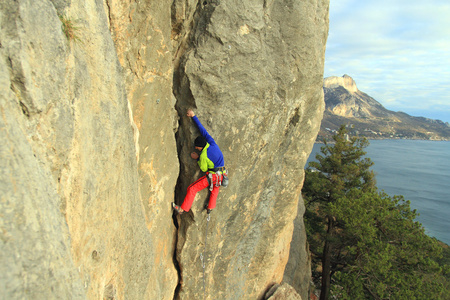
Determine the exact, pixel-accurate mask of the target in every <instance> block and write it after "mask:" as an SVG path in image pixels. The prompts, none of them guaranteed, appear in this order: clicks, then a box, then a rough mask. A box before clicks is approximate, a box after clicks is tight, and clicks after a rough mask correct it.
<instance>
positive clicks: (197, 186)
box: [181, 174, 222, 211]
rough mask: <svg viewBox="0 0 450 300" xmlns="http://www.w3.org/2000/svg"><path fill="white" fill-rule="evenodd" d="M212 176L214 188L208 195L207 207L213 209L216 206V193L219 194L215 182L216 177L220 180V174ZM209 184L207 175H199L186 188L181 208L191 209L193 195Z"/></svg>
mask: <svg viewBox="0 0 450 300" xmlns="http://www.w3.org/2000/svg"><path fill="white" fill-rule="evenodd" d="M212 176H213V179H212V180H213V184H214V188H213V190H212V191H211V195H210V196H209V203H208V209H213V208H215V207H216V200H217V195H219V188H220V187H218V186H216V183H217V180H218V179H219V180H222V175H219V176H217V175H216V174H213V175H212ZM209 186H210V184H209V182H208V175H205V176H203V177H200V178H199V179H198V180H197V181H196V182H194V183H193V184H191V185H190V186H189V187H188V189H187V193H186V197H185V198H184V201H183V204H182V205H181V208H182V209H183V210H184V211H189V210H190V209H191V206H192V203H193V202H194V198H195V195H197V193H198V192H199V191H201V190H203V189H204V188H207V187H209Z"/></svg>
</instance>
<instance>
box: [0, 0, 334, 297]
mask: <svg viewBox="0 0 450 300" xmlns="http://www.w3.org/2000/svg"><path fill="white" fill-rule="evenodd" d="M60 16H62V17H61V18H60ZM64 20H71V21H72V22H73V24H74V25H75V29H74V30H75V35H76V38H75V39H68V38H67V37H66V36H65V35H64V33H63V31H62V29H61V26H62V22H63V21H64ZM0 25H1V27H0V28H1V29H0V87H1V90H2V93H0V113H1V117H0V138H1V141H2V143H1V144H0V154H1V160H0V167H1V168H0V237H1V238H0V253H1V254H0V259H1V263H0V271H1V275H0V281H1V282H2V284H1V285H0V294H1V295H2V296H3V297H5V298H8V299H86V298H87V299H172V298H173V297H174V293H175V296H176V297H178V298H182V299H199V298H201V297H202V296H203V293H205V296H206V298H208V299H212V298H214V299H254V298H263V297H264V295H265V292H266V291H267V290H268V289H269V288H270V287H272V286H273V285H274V284H275V283H281V281H282V280H283V276H284V273H285V272H284V269H285V265H286V263H287V260H288V256H289V248H290V244H291V239H292V232H293V228H294V219H295V218H296V216H297V210H300V211H302V209H303V203H302V201H299V195H300V190H301V186H302V180H303V171H302V170H303V166H304V164H305V162H306V159H307V157H308V155H309V153H310V151H311V149H312V146H313V142H314V139H315V136H316V134H317V131H318V129H319V125H320V120H321V116H322V111H323V109H324V104H323V91H322V75H323V63H324V49H325V42H326V37H327V29H328V1H327V0H313V1H308V2H305V1H300V0H296V1H294V0H291V1H280V0H278V1H277V0H271V1H260V2H255V1H250V0H246V1H237V0H222V1H217V0H213V1H194V0H186V1H184V0H183V1H181V0H175V1H168V0H166V1H133V0H132V1H120V0H104V1H102V0H52V1H50V0H41V1H35V0H17V1H2V2H0ZM188 107H193V108H195V111H196V112H197V114H198V116H199V117H200V119H201V121H202V122H203V123H204V125H205V126H206V127H207V129H208V130H209V131H210V133H211V134H212V135H213V136H214V137H215V138H216V141H217V142H218V144H219V145H220V146H221V148H222V150H223V152H224V155H225V159H226V162H227V166H228V168H229V171H230V187H229V188H228V189H222V191H221V193H220V194H219V201H218V205H217V208H216V210H215V211H214V212H213V213H212V219H211V221H210V223H209V224H208V226H209V227H208V231H207V228H206V219H205V213H204V212H202V211H201V208H202V206H203V201H204V200H205V199H206V198H207V193H206V191H204V192H203V193H201V194H200V195H199V196H198V198H197V200H196V202H195V204H194V207H193V210H192V212H190V213H188V214H186V215H184V216H183V217H182V218H178V219H177V218H176V219H175V223H176V225H177V226H178V233H177V232H176V228H175V226H174V224H173V219H172V211H171V207H170V202H171V201H173V199H174V198H175V199H177V200H178V201H181V200H182V198H183V197H184V193H185V191H186V187H187V185H189V184H190V183H191V182H192V181H193V180H195V179H196V178H197V177H198V176H199V175H200V174H199V172H198V168H197V166H196V164H195V162H194V161H192V160H191V159H190V158H189V153H190V151H191V150H192V142H193V138H195V137H196V135H197V134H198V132H197V131H196V128H195V126H194V125H193V124H192V122H191V120H190V119H189V118H187V117H186V116H185V111H186V109H187V108H188ZM175 108H176V110H177V111H178V113H177V111H176V110H175ZM178 118H180V119H179V120H178ZM178 122H179V124H178ZM178 156H179V157H178ZM179 175H180V176H179ZM177 182H178V184H177ZM297 222H298V224H300V225H301V223H302V218H301V215H300V216H299V217H298V219H297V221H295V223H296V224H297ZM296 226H297V225H296ZM300 227H301V226H300ZM206 233H207V234H208V247H207V249H206V251H204V247H205V234H206ZM176 242H177V245H176V248H175V243H176ZM300 243H302V242H300ZM300 246H301V247H305V245H300ZM175 249H176V260H174V257H173V256H174V252H175ZM201 252H204V257H205V262H206V264H205V267H206V269H205V271H206V275H207V277H205V286H206V289H205V290H203V289H202V287H203V278H204V277H203V276H202V270H203V269H202V266H201V262H200V253H201ZM297 266H298V269H300V270H301V271H300V272H302V271H304V272H305V273H304V275H303V276H304V277H303V278H307V276H309V275H308V274H309V270H308V265H302V264H301V263H300V264H297ZM177 268H178V270H179V272H180V273H179V274H178V273H177Z"/></svg>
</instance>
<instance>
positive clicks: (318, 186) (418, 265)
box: [303, 126, 445, 300]
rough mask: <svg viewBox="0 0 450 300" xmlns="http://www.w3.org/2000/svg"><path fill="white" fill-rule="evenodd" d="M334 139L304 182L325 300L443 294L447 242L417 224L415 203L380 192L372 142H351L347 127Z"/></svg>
mask: <svg viewBox="0 0 450 300" xmlns="http://www.w3.org/2000/svg"><path fill="white" fill-rule="evenodd" d="M333 141H334V143H332V144H329V143H327V142H325V145H324V146H323V147H322V148H321V154H317V155H316V159H317V162H310V164H309V168H308V169H307V170H306V177H305V183H304V187H303V196H304V198H305V202H306V207H307V210H306V213H305V223H306V228H307V233H308V239H309V243H310V250H311V252H312V254H313V256H314V257H315V258H316V264H317V265H319V266H320V267H321V272H320V277H321V295H320V299H321V300H322V299H323V300H324V299H329V298H330V293H331V292H333V295H334V296H336V297H338V298H341V299H422V298H429V296H431V295H434V296H436V297H437V298H439V297H440V295H441V294H442V293H443V284H442V282H444V281H445V278H443V277H442V272H441V268H440V266H439V264H438V263H437V262H436V261H437V259H438V258H439V257H440V250H441V248H442V247H440V246H439V245H438V243H437V241H436V240H435V239H432V238H430V237H428V236H427V235H426V234H425V232H424V229H423V227H422V225H421V224H420V223H418V222H415V221H414V219H415V217H416V212H415V211H411V209H410V207H409V202H408V201H405V200H404V198H403V197H402V196H395V197H393V198H391V197H390V196H389V195H387V194H385V193H383V192H381V193H380V192H379V191H378V190H377V188H376V184H375V177H374V174H373V172H372V171H371V170H370V167H371V166H372V165H373V163H372V161H371V160H370V159H369V158H365V157H364V156H365V154H366V153H365V151H364V148H365V147H367V146H368V144H369V143H368V141H367V140H366V139H361V138H357V137H353V138H350V139H349V138H348V137H347V131H346V129H345V126H341V128H340V129H339V131H338V133H337V134H336V135H335V136H334V137H333ZM317 259H318V260H317ZM313 263H314V261H313ZM317 277H319V276H317Z"/></svg>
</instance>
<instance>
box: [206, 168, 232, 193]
mask: <svg viewBox="0 0 450 300" xmlns="http://www.w3.org/2000/svg"><path fill="white" fill-rule="evenodd" d="M208 171H209V172H208V173H207V174H208V181H209V190H210V191H212V190H213V189H214V185H215V186H216V187H220V186H223V187H227V186H228V170H227V169H226V168H225V167H218V168H214V169H209V170H208ZM211 172H214V173H215V174H216V183H215V184H214V180H213V175H214V174H212V173H211ZM220 176H222V180H220Z"/></svg>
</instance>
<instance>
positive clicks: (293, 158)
mask: <svg viewBox="0 0 450 300" xmlns="http://www.w3.org/2000/svg"><path fill="white" fill-rule="evenodd" d="M327 11H328V3H327V1H312V2H307V3H306V2H304V1H289V2H288V3H286V2H285V1H266V2H264V3H263V2H260V3H255V2H254V1H220V2H219V1H205V2H203V3H202V5H199V6H198V7H197V10H196V11H195V12H193V15H192V17H190V16H184V17H183V19H184V20H189V19H192V20H193V22H192V24H193V27H192V29H191V31H190V32H188V33H186V34H188V36H187V37H183V36H182V35H183V31H182V30H181V32H180V35H181V36H180V37H178V39H179V40H185V41H186V42H185V43H186V44H185V45H181V46H180V50H179V53H180V52H183V53H182V55H180V63H179V67H178V69H177V70H175V72H176V73H175V82H179V84H175V89H174V90H175V96H176V97H177V109H178V111H179V113H180V115H181V120H180V124H181V125H180V129H179V132H178V134H177V143H178V146H179V156H180V161H181V162H182V163H181V172H180V180H179V185H178V188H177V201H178V202H179V203H181V202H182V201H183V198H184V196H185V191H186V188H187V186H188V185H189V184H190V183H192V182H193V181H194V180H195V179H197V178H198V177H199V176H200V174H199V172H198V166H197V165H196V162H195V161H193V160H191V159H190V156H189V153H190V152H191V151H192V150H193V146H192V145H193V140H194V139H195V137H196V136H197V135H198V131H197V130H196V128H195V127H194V125H193V123H192V122H191V120H190V119H189V118H188V117H186V116H185V111H186V109H187V108H188V107H195V108H197V110H196V111H197V115H198V116H199V119H200V120H201V121H202V122H203V124H204V125H205V127H206V129H207V130H208V131H209V133H210V134H211V135H212V136H213V137H214V138H215V140H216V142H217V143H218V145H219V146H221V148H222V150H223V153H224V156H225V161H226V165H227V167H228V169H229V173H230V186H229V187H228V188H227V189H222V190H221V192H220V194H219V198H218V204H217V208H216V209H215V211H214V212H213V213H212V217H211V221H210V223H209V224H207V222H206V213H205V211H204V210H203V205H204V202H205V200H207V191H203V192H201V193H199V195H198V196H197V199H196V201H195V202H194V205H193V207H192V209H191V212H190V213H189V214H185V215H182V216H181V218H179V219H178V223H179V224H180V225H179V226H180V229H179V231H178V244H177V249H178V250H177V260H178V262H179V264H180V270H181V284H180V289H179V294H178V296H179V298H181V299H199V298H201V297H202V296H203V294H205V295H206V298H208V299H244V298H247V299H257V298H261V297H262V296H263V295H264V293H265V291H266V289H267V288H268V287H269V286H271V285H272V284H273V283H277V282H278V283H279V282H281V281H282V279H283V274H284V269H285V265H286V263H287V261H288V257H289V245H290V241H291V238H292V232H293V225H294V224H293V220H294V219H295V217H296V215H297V206H298V205H300V206H303V203H299V197H300V190H301V185H302V182H303V167H304V164H305V162H306V159H307V157H308V155H309V153H310V151H311V147H312V145H313V141H314V139H315V135H316V132H317V130H318V127H317V126H318V125H319V124H320V119H321V112H322V109H323V106H322V105H323V103H322V101H321V98H322V88H321V86H322V81H323V79H322V71H321V70H322V68H323V53H324V46H325V41H326V37H327V28H328V23H327ZM208 226H209V227H208ZM205 235H207V242H206V241H205V240H206V237H205ZM205 243H206V244H207V246H208V248H207V249H206V252H205V253H204V254H203V257H204V259H205V260H206V263H205V272H206V276H205V277H203V275H202V273H203V269H202V262H201V260H200V254H201V253H202V252H204V251H205V250H204V248H205ZM303 246H304V245H303ZM307 272H309V271H307ZM203 280H204V281H205V288H203V286H202V285H203Z"/></svg>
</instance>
